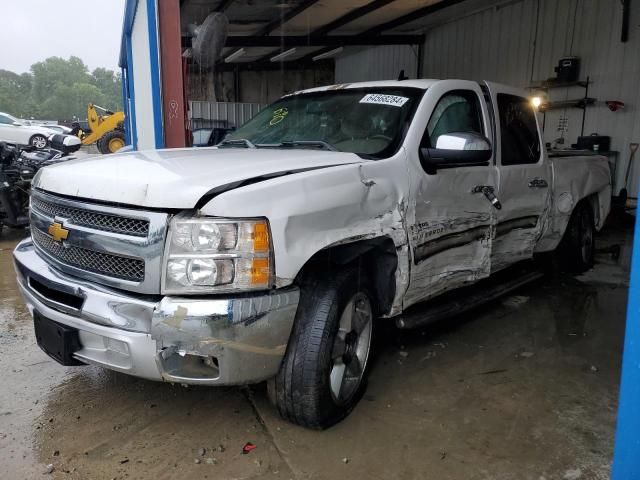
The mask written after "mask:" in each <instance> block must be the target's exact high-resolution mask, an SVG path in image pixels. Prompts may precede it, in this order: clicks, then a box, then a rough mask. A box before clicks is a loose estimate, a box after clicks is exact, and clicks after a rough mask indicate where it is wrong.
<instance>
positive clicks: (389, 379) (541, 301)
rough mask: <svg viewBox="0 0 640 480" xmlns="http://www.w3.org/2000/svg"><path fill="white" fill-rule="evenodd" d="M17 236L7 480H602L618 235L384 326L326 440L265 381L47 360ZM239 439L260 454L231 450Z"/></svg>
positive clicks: (621, 292)
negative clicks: (288, 411) (158, 375)
mask: <svg viewBox="0 0 640 480" xmlns="http://www.w3.org/2000/svg"><path fill="white" fill-rule="evenodd" d="M24 235H25V233H24V232H21V231H11V230H5V231H4V233H3V234H2V237H0V352H1V354H0V370H1V371H2V372H3V386H2V388H1V389H0V465H1V466H2V467H1V468H2V473H0V477H2V478H3V479H25V478H42V477H43V476H42V473H45V472H49V471H50V470H51V468H53V471H52V472H51V474H50V475H49V476H50V477H53V478H62V479H67V478H73V479H103V478H104V479H112V478H117V479H121V478H136V479H138V478H153V479H165V478H167V479H168V478H181V479H191V478H194V479H196V478H197V479H200V478H220V479H223V478H224V479H231V478H234V479H243V478H267V479H271V478H273V479H276V478H277V479H294V478H295V479H300V478H314V479H325V478H326V479H335V478H352V479H365V478H366V479H385V480H387V479H402V480H404V479H414V478H421V479H438V480H446V479H467V480H475V479H478V480H479V479H493V480H500V479H531V480H541V479H547V480H551V479H578V478H581V479H605V478H608V477H609V469H610V463H611V457H612V451H613V436H614V423H615V414H616V402H617V391H618V382H619V375H620V360H621V346H622V341H623V328H624V322H625V308H626V296H627V284H628V271H627V268H628V267H627V265H628V261H629V247H628V245H629V242H630V235H629V234H625V233H622V232H619V231H617V232H611V231H610V232H608V233H606V234H605V235H604V236H603V237H604V238H603V239H601V243H600V244H601V245H602V244H603V243H609V244H611V243H621V244H624V245H625V248H623V255H622V257H621V260H620V261H618V262H616V261H613V260H612V259H610V258H609V257H608V256H607V255H604V254H603V255H599V257H598V260H599V263H598V265H597V266H596V267H595V268H594V269H593V270H592V271H590V272H588V273H587V274H585V275H583V276H581V277H579V278H568V277H560V278H545V279H543V280H542V281H539V282H538V283H537V284H534V285H530V286H528V287H524V288H522V289H520V290H519V291H517V292H516V294H515V295H512V296H509V297H506V298H504V299H502V300H501V301H498V302H495V303H492V304H491V305H489V306H486V307H483V308H482V309H480V310H476V311H474V312H472V313H470V314H467V315H464V316H463V317H462V318H458V319H456V320H453V321H449V322H446V323H445V324H441V325H439V326H436V327H431V328H429V329H426V330H422V331H411V332H398V331H396V330H394V329H392V328H391V329H389V330H388V332H387V334H386V335H384V338H383V339H381V340H380V346H379V349H378V353H377V357H376V359H375V363H374V364H373V368H372V371H371V376H370V380H369V388H368V391H367V393H366V395H365V397H364V398H363V400H362V401H361V403H360V404H359V405H358V407H357V408H356V410H355V411H354V412H353V413H352V414H351V416H350V417H349V418H347V419H346V420H345V421H344V422H342V423H341V424H339V425H337V426H335V427H333V428H331V429H330V430H328V431H324V432H315V431H308V430H304V429H302V428H299V427H295V426H292V425H290V424H288V423H285V422H283V421H282V420H280V419H279V418H278V417H277V415H276V413H275V412H274V410H273V409H272V408H271V407H270V405H269V404H268V401H267V399H266V392H265V389H264V387H263V386H257V387H253V388H251V389H244V390H240V389H236V388H183V387H179V386H172V385H168V384H162V383H153V382H149V381H144V380H139V379H135V378H131V377H128V376H126V375H122V374H117V373H113V372H109V371H106V370H102V369H99V368H95V367H88V366H87V367H72V368H70V367H62V366H60V365H58V364H56V363H54V362H53V361H52V360H50V359H49V358H48V357H47V356H46V355H45V354H44V353H42V352H41V351H40V350H39V349H38V347H37V346H36V343H35V340H34V335H33V328H32V321H31V318H30V317H29V315H28V313H27V310H26V308H25V307H24V305H23V303H22V300H21V298H20V297H19V294H18V291H17V289H16V285H15V280H14V274H13V268H12V265H11V251H12V248H13V246H14V245H15V244H16V242H17V241H18V240H19V238H20V237H22V236H24ZM602 240H604V242H603V241H602ZM246 442H252V443H254V444H255V445H257V448H256V449H255V450H253V451H252V452H251V453H249V454H248V455H242V454H241V450H242V447H243V445H244V444H245V443H246ZM220 446H222V448H221V447H220ZM201 449H205V452H204V455H201V453H202V452H201ZM48 465H53V466H52V467H48ZM45 476H46V475H45Z"/></svg>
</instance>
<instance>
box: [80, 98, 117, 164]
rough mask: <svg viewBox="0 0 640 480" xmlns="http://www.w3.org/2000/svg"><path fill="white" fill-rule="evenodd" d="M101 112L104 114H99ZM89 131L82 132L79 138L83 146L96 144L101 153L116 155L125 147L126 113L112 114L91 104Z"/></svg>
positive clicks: (89, 107) (88, 110)
mask: <svg viewBox="0 0 640 480" xmlns="http://www.w3.org/2000/svg"><path fill="white" fill-rule="evenodd" d="M98 110H101V111H102V112H103V114H102V115H101V114H99V113H98ZM87 123H88V126H89V130H88V131H86V132H83V131H82V130H80V131H79V132H78V136H79V137H80V140H81V141H82V144H83V145H91V144H92V143H95V144H96V145H97V147H98V150H99V151H100V153H115V152H117V151H118V150H120V149H121V148H122V147H124V145H125V142H124V112H112V111H110V110H107V109H106V108H103V107H101V106H99V105H94V104H92V103H90V104H89V105H88V107H87Z"/></svg>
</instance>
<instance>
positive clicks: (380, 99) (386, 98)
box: [360, 93, 409, 107]
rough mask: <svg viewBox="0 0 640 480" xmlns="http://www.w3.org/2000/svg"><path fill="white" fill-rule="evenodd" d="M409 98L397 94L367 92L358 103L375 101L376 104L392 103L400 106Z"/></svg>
mask: <svg viewBox="0 0 640 480" xmlns="http://www.w3.org/2000/svg"><path fill="white" fill-rule="evenodd" d="M407 100H409V99H408V98H407V97H399V96H397V95H384V94H382V93H367V94H366V95H365V96H364V97H362V99H361V100H360V103H375V104H378V105H393V106H394V107H401V106H403V105H404V104H405V103H407Z"/></svg>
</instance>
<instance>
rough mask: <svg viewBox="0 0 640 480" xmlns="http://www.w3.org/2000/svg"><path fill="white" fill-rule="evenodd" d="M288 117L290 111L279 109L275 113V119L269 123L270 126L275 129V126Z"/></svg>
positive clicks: (272, 118)
mask: <svg viewBox="0 0 640 480" xmlns="http://www.w3.org/2000/svg"><path fill="white" fill-rule="evenodd" d="M287 115H289V110H288V109H286V108H278V109H277V110H275V111H274V112H273V117H271V121H270V122H269V125H270V126H272V127H273V126H274V125H277V124H279V123H280V122H281V121H282V120H284V117H286V116H287Z"/></svg>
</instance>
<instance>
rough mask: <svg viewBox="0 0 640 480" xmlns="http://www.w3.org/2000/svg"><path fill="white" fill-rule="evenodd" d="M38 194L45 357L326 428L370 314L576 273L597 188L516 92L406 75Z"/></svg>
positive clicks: (362, 371) (593, 164) (28, 260)
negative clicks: (219, 394)
mask: <svg viewBox="0 0 640 480" xmlns="http://www.w3.org/2000/svg"><path fill="white" fill-rule="evenodd" d="M31 193H32V196H31V212H30V215H31V238H30V239H27V240H24V241H23V242H22V243H20V244H19V245H18V246H17V247H16V249H15V252H14V258H15V266H16V269H17V272H18V282H19V285H20V288H21V291H22V293H23V295H24V297H25V299H26V302H27V304H28V306H29V311H30V312H31V313H32V314H33V316H34V321H35V331H36V338H37V340H38V344H39V345H40V347H41V348H42V349H43V350H44V351H45V352H47V353H48V354H49V355H50V356H51V357H52V358H54V359H56V360H57V361H58V362H60V363H62V364H65V365H77V364H82V363H87V364H95V365H101V366H104V367H107V368H111V369H113V370H117V371H119V372H123V373H128V374H130V375H135V376H138V377H143V378H148V379H154V380H163V381H167V382H173V383H180V384H196V385H233V384H235V385H238V384H240V385H242V384H247V383H255V382H260V381H263V380H267V381H268V391H269V395H270V398H271V400H272V401H273V402H274V403H275V405H276V406H277V408H278V410H279V412H280V414H281V415H282V416H283V417H284V418H286V419H288V420H290V421H292V422H295V423H298V424H300V425H304V426H307V427H313V428H319V427H327V426H329V425H331V424H333V423H335V422H337V421H339V420H340V419H342V418H344V417H345V416H346V415H347V414H348V413H349V412H350V411H351V410H352V409H353V407H354V406H355V404H356V403H357V402H358V399H359V398H360V397H361V396H362V393H363V391H364V388H365V385H366V373H367V369H368V367H369V364H370V363H371V362H369V359H370V358H369V357H370V355H369V354H370V350H371V347H372V341H371V339H372V331H373V329H374V328H375V327H374V319H377V318H379V319H380V320H381V321H384V320H386V321H390V320H392V319H393V321H395V323H396V325H397V326H398V327H399V328H414V327H419V326H422V325H424V324H425V323H428V322H430V321H433V320H435V319H437V318H441V317H442V316H443V314H444V313H447V312H460V311H461V309H463V308H466V306H465V305H466V304H465V302H467V303H469V304H473V305H477V303H481V302H482V301H486V300H487V299H490V298H495V297H496V296H497V295H499V294H504V292H505V291H509V289H513V288H515V287H517V286H518V285H521V283H520V282H521V281H522V280H521V279H522V278H525V277H516V280H517V282H516V281H515V280H513V279H511V274H512V273H513V272H512V271H511V270H509V271H504V270H505V269H507V268H508V267H511V266H514V267H515V268H516V269H517V271H520V269H524V268H525V266H526V265H529V264H530V263H531V262H528V261H529V260H530V259H531V258H532V257H533V256H534V254H537V253H542V252H553V251H557V252H558V258H559V259H560V260H562V261H563V262H566V263H567V265H568V266H571V267H572V268H573V269H574V270H577V271H583V270H586V269H588V268H590V266H591V265H592V262H593V254H594V236H595V233H596V231H597V230H599V229H600V228H601V227H602V225H603V223H604V221H605V219H606V218H607V214H608V213H609V208H610V199H611V184H610V172H609V164H608V163H607V159H606V158H604V157H602V156H598V155H589V156H588V155H581V154H576V155H573V156H571V155H567V154H565V155H564V156H560V155H555V154H548V153H547V151H546V150H545V148H544V144H543V142H542V138H541V132H540V128H539V126H538V123H537V119H536V114H535V111H534V109H533V107H532V105H531V103H530V102H529V100H528V99H527V97H526V92H522V91H519V90H516V89H513V88H509V87H506V86H503V85H498V84H495V83H489V82H481V83H479V82H471V81H464V80H441V81H438V80H406V81H388V82H367V83H352V84H346V85H336V86H331V87H323V88H317V89H313V90H307V91H303V92H298V93H295V94H293V95H289V96H286V97H284V98H283V99H281V100H280V101H278V102H276V103H275V104H273V105H271V106H270V107H267V108H265V109H264V110H262V111H261V112H260V113H259V114H258V115H256V116H255V117H254V118H253V119H252V120H250V121H249V122H248V123H246V124H245V125H243V126H242V127H240V128H239V129H238V130H236V131H235V132H233V133H232V134H230V135H229V136H227V137H226V138H225V140H223V141H222V142H221V143H220V144H219V145H218V146H217V147H216V148H201V149H174V150H169V149H167V150H158V151H147V152H129V153H126V154H116V155H112V156H111V158H110V159H109V161H104V160H102V159H100V158H93V159H87V160H78V161H75V162H66V163H62V164H58V165H54V166H51V167H46V168H43V169H42V170H40V171H39V172H38V175H37V176H36V178H35V179H34V181H33V188H32V191H31ZM521 261H524V262H523V263H518V262H521ZM516 263H518V265H517V266H516V265H515V264H516ZM503 271H504V272H503ZM506 273H510V275H508V276H506V277H507V278H508V283H502V282H504V281H506V280H505V279H504V278H503V277H504V276H505V275H504V274H506ZM532 273H537V272H532ZM495 274H498V275H497V276H494V275H495ZM518 275H519V274H518ZM538 275H540V274H539V273H538ZM490 276H491V277H492V279H491V280H492V282H497V283H495V284H492V283H484V282H483V283H477V282H479V281H480V280H482V279H488V277H490ZM526 278H528V277H526ZM471 284H476V285H474V287H473V288H477V289H479V290H473V293H470V291H469V290H468V289H465V290H459V289H461V288H463V287H468V286H469V285H471ZM496 285H497V287H499V288H497V287H496ZM483 288H490V290H480V289H483ZM454 290H455V292H454ZM451 293H455V294H456V295H455V296H454V295H447V296H443V295H442V294H451ZM432 299H433V300H432ZM452 299H453V300H452ZM434 302H435V303H434ZM439 302H440V303H439ZM418 304H421V305H420V310H419V312H420V314H417V315H416V314H415V311H416V310H414V309H412V308H411V307H412V306H415V308H416V309H417V308H418ZM423 308H427V309H428V308H430V310H428V311H429V312H430V313H424V310H422V309H423ZM412 312H414V313H412ZM398 375H401V373H400V372H398Z"/></svg>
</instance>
